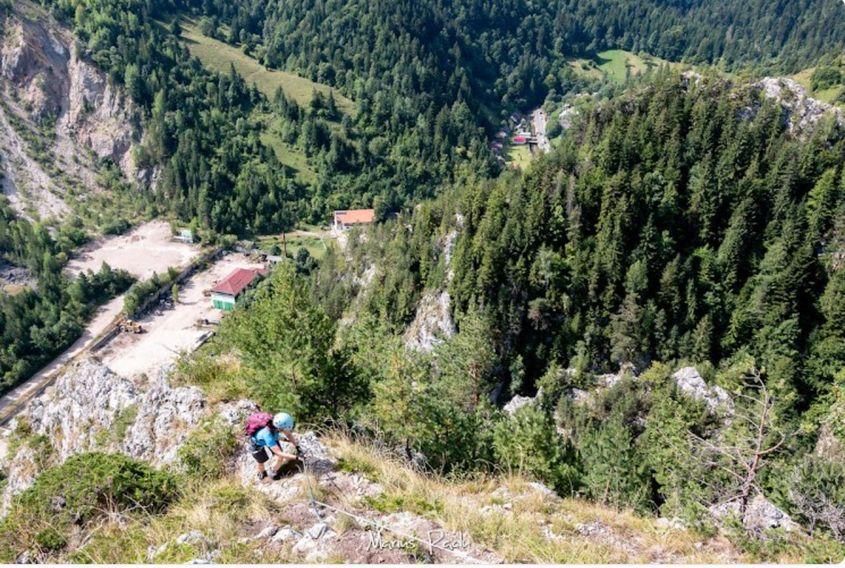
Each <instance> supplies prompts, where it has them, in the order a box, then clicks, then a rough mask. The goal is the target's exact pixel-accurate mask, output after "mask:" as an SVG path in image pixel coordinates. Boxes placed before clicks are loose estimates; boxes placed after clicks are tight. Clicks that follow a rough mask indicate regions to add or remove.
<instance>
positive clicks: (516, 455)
mask: <svg viewBox="0 0 845 568" xmlns="http://www.w3.org/2000/svg"><path fill="white" fill-rule="evenodd" d="M785 116H786V115H785V114H784V109H783V107H782V106H781V103H780V102H779V101H776V100H771V99H766V98H765V97H763V96H762V94H761V93H760V91H759V89H755V88H750V87H748V86H743V85H738V86H733V85H730V84H728V83H726V82H724V81H722V80H718V79H713V78H710V79H707V78H702V79H698V80H696V79H693V78H684V77H680V76H677V75H669V74H666V75H664V76H662V77H660V78H658V79H657V80H655V81H654V82H653V83H652V84H650V85H648V86H647V87H643V88H640V89H637V90H635V92H633V93H631V94H628V95H626V96H623V97H620V98H618V99H616V100H613V101H610V102H605V103H600V104H597V105H596V106H595V107H594V108H593V109H592V110H591V111H590V112H589V113H588V114H587V115H586V116H585V117H584V118H583V120H582V121H581V123H580V125H579V126H578V127H577V128H576V129H575V130H574V131H572V132H571V133H570V134H569V135H568V136H566V137H564V140H563V143H562V145H561V146H560V147H559V148H558V149H557V150H556V151H555V152H553V153H552V154H551V155H550V156H548V157H547V158H545V159H543V160H542V161H540V162H539V163H538V164H537V165H536V166H535V167H533V168H531V169H530V170H529V171H528V172H527V173H526V174H525V175H520V174H517V173H513V174H507V175H504V176H503V177H501V178H500V179H498V180H478V181H476V182H474V183H467V184H466V185H462V186H460V187H458V188H456V189H455V190H454V191H453V192H451V193H449V194H446V195H444V196H443V197H442V198H440V199H439V200H437V201H435V202H434V203H431V204H426V205H423V206H421V207H419V208H418V209H417V210H416V211H415V212H414V214H413V216H411V218H410V219H403V220H401V221H400V222H398V223H395V224H390V225H388V226H385V227H381V228H377V229H375V230H374V232H373V233H371V234H370V235H369V236H368V238H367V239H366V240H364V241H361V242H359V243H358V244H357V245H354V246H353V247H352V249H351V250H350V251H348V253H347V254H346V255H345V258H329V259H328V260H327V261H326V262H325V263H324V264H323V265H322V266H321V267H320V269H319V270H318V271H316V272H315V273H314V274H313V275H312V292H313V294H314V295H315V298H316V299H317V301H318V302H319V303H320V304H322V307H321V308H320V309H321V310H326V311H327V313H329V314H331V315H335V316H337V317H340V316H341V315H345V316H346V318H347V319H345V320H344V321H345V322H346V323H342V324H341V325H340V326H339V327H338V330H337V333H338V335H339V336H340V337H342V338H344V339H342V341H341V345H342V346H343V347H342V349H341V351H340V352H339V354H338V356H339V357H341V360H343V358H345V357H350V359H349V361H350V362H351V363H350V364H347V365H345V369H346V371H347V372H348V373H351V375H350V378H349V380H348V382H347V383H345V384H346V385H347V386H348V387H350V388H352V389H353V390H352V391H350V392H347V391H344V390H342V389H339V388H337V386H333V385H331V383H325V384H324V386H323V387H322V388H326V389H327V390H326V393H329V392H330V393H332V394H331V395H330V396H331V397H333V399H334V401H335V404H337V402H338V400H340V401H341V402H342V403H344V404H351V408H352V410H351V412H352V415H353V416H355V417H356V420H358V421H360V422H364V423H367V424H372V427H373V428H374V431H376V432H378V435H380V436H386V437H387V438H388V439H393V440H395V441H402V443H405V444H408V445H409V446H410V448H412V449H417V450H420V451H422V453H423V454H424V455H426V456H427V457H428V459H429V460H430V463H433V464H435V465H438V466H439V467H445V468H447V469H448V468H459V469H463V468H469V469H472V468H474V467H477V464H478V463H483V462H484V461H486V460H491V461H492V462H493V463H498V464H499V465H500V466H502V467H517V465H516V464H519V465H518V467H519V468H522V469H527V470H530V471H533V472H534V474H535V475H537V476H538V477H540V478H542V479H544V480H546V481H547V482H550V483H553V484H554V485H555V486H556V487H558V489H559V490H561V491H564V492H566V491H576V492H584V493H586V494H588V495H590V496H592V497H593V498H596V499H599V500H602V501H606V502H611V503H614V504H616V505H620V506H633V507H640V508H645V509H651V508H659V509H660V510H661V511H662V512H663V513H664V514H668V513H670V512H671V513H672V514H681V515H684V516H687V515H689V516H692V517H698V518H700V514H701V511H702V510H703V509H702V507H708V506H713V504H714V503H718V502H722V501H725V500H727V501H729V502H732V501H734V500H735V499H740V497H738V496H739V495H740V494H741V491H740V489H739V488H737V487H736V486H735V484H736V479H734V478H732V477H731V474H729V475H728V477H725V471H722V470H725V469H726V470H728V471H734V472H735V470H732V469H731V468H733V467H734V466H733V465H731V463H733V462H730V459H729V460H728V461H727V462H723V461H721V460H722V459H723V458H724V456H722V458H720V457H719V455H721V454H718V447H719V444H729V443H731V442H728V441H727V440H732V441H733V442H732V443H734V444H735V445H734V446H731V447H732V448H745V450H736V451H737V452H739V453H740V454H741V455H745V454H743V452H750V454H753V450H750V449H749V447H750V446H748V445H747V444H751V441H750V440H751V438H753V436H751V435H750V434H749V432H748V431H747V430H746V429H747V428H750V425H755V428H756V427H757V426H759V428H760V432H762V433H763V434H761V438H760V443H761V444H770V445H771V446H772V448H773V449H772V450H771V451H766V452H765V454H764V455H766V457H765V459H761V460H760V464H761V466H760V471H759V472H758V471H756V470H755V471H754V476H753V477H755V478H756V479H753V480H752V481H750V482H749V483H750V485H749V486H748V487H752V486H753V487H755V488H756V489H754V491H751V490H750V489H748V487H746V490H747V492H746V493H745V497H743V498H742V499H740V501H737V502H742V503H745V501H744V499H745V498H747V497H748V496H749V495H753V494H756V492H757V491H762V492H763V493H764V494H766V495H771V496H774V497H775V498H777V500H778V503H779V504H780V505H781V506H785V507H791V509H789V510H791V511H792V512H793V513H795V514H797V515H810V514H811V513H809V512H808V511H806V510H803V509H802V507H804V506H805V505H806V503H804V505H801V504H798V501H796V499H799V497H798V496H797V495H798V493H800V492H801V491H805V490H807V491H812V490H810V487H811V486H813V487H816V488H817V489H818V490H819V491H820V492H821V493H820V494H823V495H827V496H829V497H831V498H833V497H832V495H833V493H831V492H836V491H838V489H837V485H838V483H839V482H838V481H835V480H837V479H842V475H843V474H845V470H843V469H842V466H841V455H842V454H841V448H842V446H841V444H842V438H841V428H840V427H839V426H838V425H837V418H835V417H836V416H841V415H842V412H843V398H842V394H843V386H845V385H843V380H845V377H844V376H843V374H842V373H843V372H842V369H843V365H845V328H843V326H842V321H843V319H842V316H843V314H842V306H845V296H843V293H845V287H843V284H845V271H843V265H842V255H843V248H842V247H843V239H844V238H845V233H844V232H843V231H845V199H843V196H845V177H843V163H845V133H843V128H842V126H841V123H840V122H837V121H836V120H834V117H832V116H828V117H827V118H825V119H822V120H820V121H819V122H817V123H816V125H815V126H812V127H808V128H807V129H805V130H803V131H801V132H799V131H792V132H790V130H789V128H788V122H787V121H786V120H785ZM425 290H435V291H437V290H445V291H447V292H448V293H449V295H450V297H451V309H450V310H449V313H448V314H446V316H445V317H450V316H451V317H452V318H454V320H455V322H456V324H457V333H456V334H454V335H451V334H448V333H446V334H442V335H441V337H440V341H439V342H435V344H434V345H435V346H434V348H433V350H432V351H431V352H430V354H426V353H416V354H415V350H408V349H407V348H404V347H402V345H403V344H405V343H407V336H406V338H405V339H403V337H402V334H403V333H404V332H405V329H406V327H407V325H408V324H409V323H410V322H411V320H412V319H414V317H415V312H416V309H417V306H418V304H419V303H420V302H423V303H425V302H426V301H428V302H430V300H425V299H422V300H421V298H422V297H423V291H425ZM419 309H422V308H421V307H420V308H419ZM265 315H266V314H265ZM251 317H253V316H251V315H250V313H249V312H245V313H244V314H243V318H245V319H246V320H247V321H249V320H250V318H251ZM255 317H259V316H258V314H257V313H255ZM349 318H351V319H352V320H353V322H352V323H351V324H350V323H348V321H349ZM254 326H255V322H251V323H250V325H249V326H247V327H245V328H244V329H243V330H242V332H243V333H246V330H247V329H253V328H254ZM234 344H235V345H239V346H242V347H241V348H242V349H245V352H246V353H250V352H251V348H250V347H247V346H249V345H254V342H250V341H248V340H246V339H244V340H242V341H236V342H235V343H234ZM280 344H285V342H284V341H282V342H280ZM399 353H404V355H399ZM406 358H407V359H406ZM259 360H260V361H270V357H268V356H267V354H266V353H263V352H259V353H258V354H257V358H256V362H258V361H259ZM684 365H693V366H695V367H696V368H697V369H699V370H700V371H701V373H703V374H704V376H706V377H707V378H708V379H709V381H711V382H715V383H716V384H717V385H720V387H721V388H724V391H719V390H713V391H706V390H705V391H703V392H705V393H706V392H710V393H711V394H707V395H706V397H705V400H707V401H708V403H707V405H703V406H699V407H696V406H695V405H692V406H690V405H689V401H688V400H687V401H685V397H684V396H681V395H680V394H679V392H683V385H684V381H685V380H686V379H685V377H693V378H694V380H695V381H698V380H700V378H698V375H697V374H696V373H693V372H691V371H689V370H685V371H683V372H682V373H680V374H677V373H676V374H673V373H672V371H673V370H674V369H678V368H679V367H683V366H684ZM260 368H264V363H261V365H260ZM274 368H275V369H278V367H274ZM617 371H618V374H613V375H606V373H609V372H610V373H617ZM262 376H266V375H262ZM332 376H335V375H332ZM608 377H610V378H608ZM422 384H425V387H422V386H420V385H422ZM701 384H702V387H701V388H703V389H706V388H708V387H706V384H704V383H701ZM309 388H313V387H309ZM679 389H680V390H679ZM538 391H542V395H540V396H539V397H538V399H537V400H539V401H540V402H539V404H537V405H535V406H530V405H529V407H528V409H526V410H524V411H520V412H518V413H517V414H516V415H515V418H512V419H510V420H508V419H504V420H502V419H501V418H500V417H499V416H498V415H497V413H496V411H495V410H494V409H493V408H492V407H491V406H489V403H488V402H487V401H488V400H489V401H492V402H493V403H494V405H496V403H498V404H501V403H502V402H504V401H505V400H507V399H508V398H509V397H510V396H511V395H515V394H532V395H533V394H534V393H536V392H538ZM308 392H314V393H315V394H316V393H317V392H318V391H308ZM585 392H588V393H590V394H589V395H586V394H585ZM585 396H587V399H586V400H587V401H588V402H585V399H584V397H585ZM702 396H705V395H702ZM358 397H363V399H361V398H358ZM707 397H711V398H707ZM307 400H309V401H316V400H320V398H319V396H308V397H307ZM361 400H363V401H365V405H364V408H366V411H365V412H364V413H363V418H361V417H359V415H358V411H356V410H354V409H355V408H356V403H355V402H354V401H361ZM699 400H701V399H699ZM731 400H732V401H733V402H730V401H731ZM349 401H353V402H351V403H350V402H349ZM411 401H413V402H411ZM724 405H728V406H724ZM734 405H735V406H734ZM456 407H457V408H460V409H461V410H456ZM696 408H697V409H696ZM705 408H709V411H707V410H705ZM400 409H401V410H400ZM719 409H721V410H719ZM761 409H765V411H762V410H761ZM311 412H316V413H317V414H318V415H319V414H321V412H322V411H321V410H319V409H312V410H311ZM734 415H737V416H741V417H742V418H737V419H736V420H730V418H731V417H732V416H734ZM409 416H410V417H412V418H411V419H410V420H409V419H408V417H409ZM718 416H722V417H723V418H722V419H724V417H725V416H727V418H728V420H726V421H724V422H721V420H722V419H718V418H717V419H716V421H715V422H714V421H713V420H714V418H715V417H718ZM760 424H762V425H760ZM822 439H824V442H822V441H821V440H822ZM835 440H839V442H836V441H835ZM830 444H832V445H830ZM836 444H840V445H838V446H837V445H836ZM764 447H768V446H764ZM822 447H824V448H827V449H826V450H821V449H819V448H822ZM836 447H838V448H840V450H832V451H833V452H834V453H833V454H831V453H825V452H830V451H831V450H830V448H836ZM714 448H716V449H714ZM814 448H815V449H814ZM731 451H734V450H731ZM490 452H492V453H490ZM714 452H715V453H714ZM820 452H821V453H820ZM836 452H839V453H836ZM750 454H749V455H750ZM714 455H715V457H714ZM691 456H696V457H695V458H694V459H692V462H694V463H691ZM836 456H839V457H836ZM737 459H740V461H742V460H745V457H740V458H737ZM805 461H806V462H807V463H809V464H810V465H808V466H807V467H808V468H810V469H807V470H804V469H801V467H802V466H801V464H802V463H804V462H805ZM742 463H745V462H744V461H742ZM764 463H765V465H762V464H764ZM471 464H474V465H471ZM837 464H838V465H837ZM755 467H756V466H755ZM758 473H759V476H758ZM745 474H746V472H744V470H743V473H742V475H745ZM733 475H736V473H734V474H733ZM802 476H803V477H802ZM740 477H741V476H740ZM742 479H745V478H744V477H743V478H742ZM746 481H747V480H746ZM790 483H793V484H795V485H794V486H793V488H792V489H790V487H789V484H790ZM796 487H803V489H801V490H797V489H795V488H796ZM813 490H815V489H813ZM743 491H745V490H743ZM795 491H798V493H796V492H795ZM749 492H750V493H749ZM790 503H792V505H790ZM744 506H745V505H742V507H744ZM742 510H743V511H744V510H745V509H744V508H743V509H742ZM696 511H698V512H697V513H696ZM840 512H841V511H840ZM837 514H838V513H837ZM825 522H827V521H825ZM831 522H833V521H831ZM836 522H838V521H836ZM831 526H833V525H831ZM836 526H837V527H838V526H839V525H836ZM833 530H834V532H835V531H838V530H839V529H838V528H834V529H833Z"/></svg>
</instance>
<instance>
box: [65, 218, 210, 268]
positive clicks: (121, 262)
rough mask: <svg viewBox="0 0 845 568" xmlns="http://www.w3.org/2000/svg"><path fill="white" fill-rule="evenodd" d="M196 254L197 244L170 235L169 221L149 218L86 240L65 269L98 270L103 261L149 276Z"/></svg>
mask: <svg viewBox="0 0 845 568" xmlns="http://www.w3.org/2000/svg"><path fill="white" fill-rule="evenodd" d="M199 255H200V247H199V246H198V245H194V244H188V243H186V242H181V241H176V240H174V239H173V235H172V231H171V230H170V224H169V223H167V222H166V221H150V222H148V223H143V224H141V225H139V226H137V227H135V228H134V229H132V230H131V231H129V232H127V233H126V234H123V235H117V236H111V237H103V238H100V239H97V240H95V241H93V242H91V243H89V244H88V245H86V246H85V247H83V248H82V249H81V250H80V251H79V253H78V254H77V256H76V257H75V258H73V259H72V260H71V261H70V262H69V263H68V267H67V270H68V271H69V272H70V273H71V274H73V275H78V274H79V273H81V272H85V271H86V270H91V271H93V272H97V271H98V270H99V269H100V267H101V266H102V265H103V263H104V262H105V263H106V264H108V265H109V266H111V267H112V268H115V269H118V268H119V269H123V270H126V271H127V272H129V273H130V274H131V275H132V276H134V277H135V278H137V279H139V280H148V279H149V278H151V277H152V275H153V274H154V273H158V274H163V273H165V272H167V269H168V268H170V267H173V268H179V267H184V266H187V265H188V264H190V262H191V261H192V260H194V259H195V258H196V257H198V256H199Z"/></svg>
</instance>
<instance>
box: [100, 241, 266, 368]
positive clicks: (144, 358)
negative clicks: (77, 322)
mask: <svg viewBox="0 0 845 568" xmlns="http://www.w3.org/2000/svg"><path fill="white" fill-rule="evenodd" d="M263 267H264V265H263V264H261V263H256V262H253V261H250V259H249V258H248V257H247V256H246V255H245V254H243V253H231V254H228V255H225V256H222V257H220V258H219V259H218V260H217V261H215V262H214V263H213V264H212V265H211V266H210V267H209V268H207V269H206V270H203V271H200V272H198V273H196V274H194V275H193V276H191V277H190V278H188V280H186V281H185V283H184V284H182V285H181V286H180V287H179V294H178V296H179V297H178V300H177V301H175V302H172V304H166V303H165V304H160V305H159V306H157V307H156V308H154V309H152V310H150V311H148V312H147V313H146V314H145V315H144V316H143V317H142V318H139V319H138V320H137V322H138V323H139V324H141V326H142V328H143V329H144V333H139V334H134V333H122V334H120V335H118V336H117V337H116V338H115V339H113V340H112V341H110V342H109V343H108V344H106V346H105V347H104V348H103V349H101V350H99V351H97V356H98V357H99V358H100V360H101V361H102V362H103V363H104V364H106V365H107V366H108V367H109V368H110V369H112V370H113V371H114V372H116V373H118V374H120V375H124V376H127V377H131V376H134V375H137V374H140V373H147V374H150V373H153V372H154V371H155V370H156V369H158V368H159V367H161V366H164V365H167V364H168V363H170V362H172V361H174V360H175V359H176V358H177V357H178V355H179V354H181V353H182V352H186V351H188V352H189V351H193V350H194V349H195V348H196V347H198V346H199V345H201V343H202V342H203V341H204V340H205V339H206V338H207V337H208V336H209V335H210V334H211V333H212V332H213V326H214V325H216V323H217V322H219V321H220V318H221V317H222V315H223V312H222V311H221V310H219V309H217V308H214V307H212V304H211V298H210V297H209V296H208V295H207V292H208V290H210V289H211V288H212V287H214V285H215V284H217V283H218V282H220V281H221V280H223V279H224V278H225V277H226V276H227V275H228V274H229V273H231V272H232V271H233V270H235V269H237V268H259V269H260V268H263Z"/></svg>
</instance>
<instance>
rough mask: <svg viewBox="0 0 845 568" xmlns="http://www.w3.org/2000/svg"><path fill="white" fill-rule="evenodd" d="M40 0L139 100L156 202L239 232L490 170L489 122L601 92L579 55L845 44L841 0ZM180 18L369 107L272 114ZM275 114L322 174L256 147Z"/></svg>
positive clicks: (392, 205)
mask: <svg viewBox="0 0 845 568" xmlns="http://www.w3.org/2000/svg"><path fill="white" fill-rule="evenodd" d="M44 4H46V5H47V6H49V7H51V8H52V9H53V11H54V12H55V13H56V14H57V15H58V16H59V17H60V18H61V19H62V20H64V21H66V22H68V23H71V24H72V25H73V27H74V30H75V33H76V35H77V36H78V37H79V39H80V40H81V42H82V45H83V46H84V48H85V51H86V53H87V54H88V55H89V56H90V57H91V58H92V59H93V60H94V62H96V63H97V64H98V65H100V66H101V67H102V68H103V69H105V70H107V71H108V72H109V73H110V74H111V75H112V77H113V78H114V79H115V80H117V81H118V82H119V83H123V84H124V85H126V87H127V90H128V91H129V93H130V95H131V96H132V97H133V98H134V99H135V100H136V101H137V102H139V103H141V104H142V106H143V107H144V108H145V109H146V115H147V122H148V123H149V127H148V131H149V137H148V140H147V143H146V145H145V152H144V155H143V157H142V158H143V159H142V164H141V165H148V164H162V165H163V166H164V168H163V170H162V172H161V175H160V178H159V179H160V184H159V187H160V188H161V191H159V192H157V193H156V197H157V199H158V200H159V201H160V202H161V204H162V205H164V206H165V207H167V208H168V209H170V210H171V211H173V212H175V213H177V214H178V215H179V216H181V217H183V218H185V219H194V220H196V221H198V222H199V223H200V224H202V225H204V226H206V227H209V228H211V229H213V230H215V231H217V232H219V233H237V234H245V233H255V232H267V231H270V230H273V231H275V230H278V229H279V228H282V227H287V226H290V224H291V223H292V222H294V221H295V220H297V219H302V218H309V219H311V220H314V221H316V220H322V219H324V218H325V216H326V215H327V213H328V211H330V210H331V209H332V208H344V207H349V206H352V205H360V206H365V205H373V204H375V205H376V208H377V209H378V210H379V212H380V214H381V215H384V214H385V213H387V212H389V211H396V210H398V209H401V208H402V207H404V206H407V205H409V204H411V203H414V202H415V201H417V200H419V199H421V198H426V197H430V196H432V195H434V194H436V193H437V191H438V189H439V188H440V187H442V186H443V185H444V184H448V183H450V182H451V181H453V180H454V179H456V178H455V176H456V175H457V174H458V172H460V171H462V170H470V171H472V172H475V173H477V174H480V175H484V176H487V175H492V174H494V173H495V172H496V170H497V168H496V165H495V163H494V161H493V160H492V156H491V155H490V152H489V150H488V148H487V143H486V135H485V131H484V127H487V128H488V131H489V128H490V127H491V126H493V125H494V124H496V123H497V122H498V120H499V119H500V117H501V115H500V113H502V112H508V111H510V110H514V109H526V108H527V107H528V105H533V104H537V103H539V102H541V101H543V100H544V99H545V98H546V97H547V96H552V97H553V98H554V96H560V95H562V94H565V93H567V92H570V91H572V90H580V89H583V88H585V87H587V86H588V85H591V80H590V79H587V78H585V77H583V76H580V75H579V74H578V73H576V72H575V70H574V69H573V67H572V65H571V58H572V57H574V56H579V55H584V54H589V53H592V52H594V51H596V50H599V49H603V48H609V47H624V48H628V49H633V50H643V51H647V52H651V53H654V54H656V55H660V56H663V57H665V58H668V59H685V60H688V61H690V62H695V63H707V64H716V65H724V66H725V67H727V68H729V69H739V68H755V69H757V70H759V71H764V70H765V71H783V72H786V71H796V70H797V69H799V68H800V67H802V66H808V65H810V64H811V63H815V62H816V59H817V58H819V57H824V56H826V55H835V54H837V53H838V50H837V46H841V45H842V43H843V41H845V24H843V23H842V19H841V18H838V17H836V16H837V15H836V14H835V13H834V10H836V9H837V8H839V7H838V6H837V5H835V4H836V3H835V2H834V1H833V0H807V1H804V2H798V3H796V2H789V3H787V2H783V3H779V4H775V5H771V4H769V3H763V2H752V1H750V0H747V1H744V2H740V3H734V2H718V3H713V2H692V3H683V4H676V3H661V2H652V3H649V4H646V5H643V4H642V3H628V2H617V3H610V2H606V1H603V2H591V3H583V2H562V1H561V2H553V3H538V4H533V3H524V2H493V3H483V2H471V3H469V4H462V5H461V6H453V5H452V4H449V3H440V2H422V3H420V2H378V3H369V2H349V1H332V2H310V1H309V2H271V3H266V2H247V1H244V2H237V3H215V2H212V1H208V2H202V3H200V2H191V1H187V0H186V1H179V2H172V1H168V0H154V1H153V2H135V3H132V4H130V5H129V6H127V5H126V4H125V3H119V2H113V1H109V0H73V1H71V0H45V2H44ZM185 12H188V13H191V14H193V15H196V16H201V17H202V18H203V25H202V26H201V27H202V28H203V29H204V30H205V31H206V32H208V33H210V34H211V35H214V36H216V37H219V38H220V39H224V40H226V41H228V42H230V43H232V44H234V45H241V46H242V47H243V49H244V50H245V52H246V53H247V54H250V55H253V56H254V57H256V58H257V59H258V61H260V62H262V63H263V64H265V65H267V66H268V67H270V68H283V69H287V70H290V71H295V72H299V73H302V74H303V75H305V76H307V77H309V78H311V79H313V80H315V81H319V82H322V83H327V84H329V85H332V86H336V87H338V88H340V89H341V90H342V91H343V92H344V93H345V94H346V95H348V96H349V97H350V98H351V99H353V100H355V101H356V103H357V104H358V106H359V109H358V110H359V112H358V113H356V116H355V117H354V118H353V117H341V116H340V115H339V114H337V112H336V111H335V110H334V109H332V108H324V107H325V104H324V103H323V102H320V101H318V103H317V104H316V105H314V106H313V107H312V108H309V109H304V110H305V112H297V111H292V112H287V110H286V109H289V108H292V107H291V106H290V105H283V108H281V109H279V108H273V105H272V103H271V102H268V101H266V100H264V99H262V97H261V96H260V95H258V93H256V92H255V91H254V89H251V88H249V87H247V86H246V85H244V84H243V82H242V81H240V79H238V78H237V77H236V76H234V74H232V75H229V76H225V77H222V78H218V77H216V76H215V75H213V74H212V73H209V72H208V71H206V70H204V69H203V68H202V67H201V66H200V65H199V64H198V63H197V61H196V60H194V59H191V58H190V56H189V54H188V52H187V50H186V49H185V48H184V46H183V45H181V44H180V42H179V37H178V23H176V19H177V18H178V16H179V14H181V13H185ZM592 87H595V85H592ZM555 93H556V95H555ZM268 112H270V113H273V114H275V115H277V116H279V117H282V119H283V121H284V127H283V128H282V130H283V131H284V132H285V133H286V134H285V140H284V142H286V143H289V144H294V145H296V146H297V147H299V148H301V149H302V150H303V151H304V152H305V153H306V155H307V156H308V157H309V162H310V165H311V167H312V168H313V169H315V170H316V171H317V179H316V180H314V181H313V182H311V183H310V184H307V185H308V186H307V187H306V186H303V184H301V183H297V182H295V181H294V180H293V179H292V175H290V173H288V174H287V175H286V174H285V173H283V172H284V171H285V168H282V167H280V166H279V164H278V163H277V160H276V159H275V156H273V155H272V154H273V153H272V152H271V151H269V149H268V148H267V147H265V146H263V145H262V144H261V143H260V140H259V134H260V131H261V130H262V129H263V128H264V127H265V126H266V125H265V124H263V122H262V121H261V120H259V119H258V116H259V115H266V113H268ZM230 126H234V128H232V127H230ZM247 171H251V172H256V173H254V174H253V175H246V173H245V172H247Z"/></svg>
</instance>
